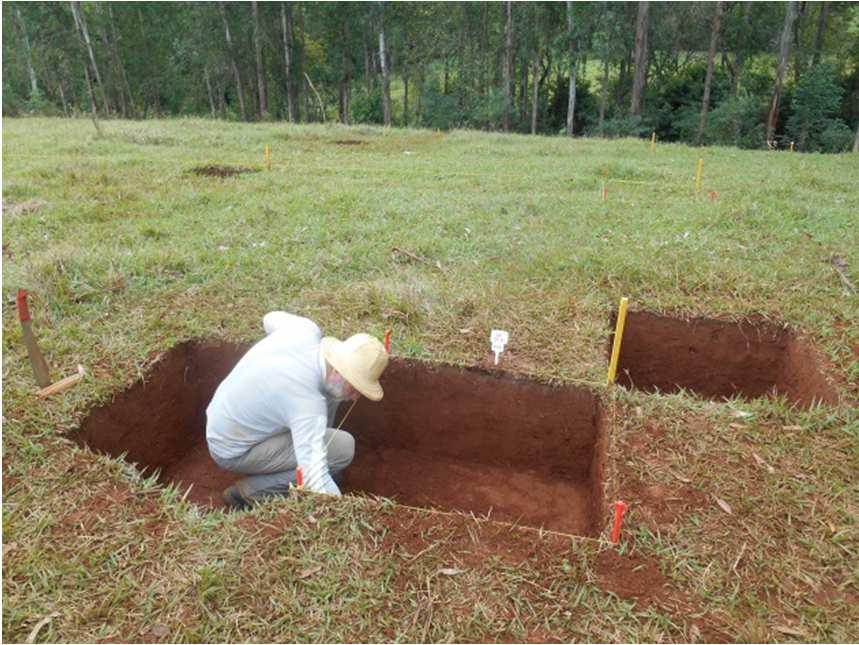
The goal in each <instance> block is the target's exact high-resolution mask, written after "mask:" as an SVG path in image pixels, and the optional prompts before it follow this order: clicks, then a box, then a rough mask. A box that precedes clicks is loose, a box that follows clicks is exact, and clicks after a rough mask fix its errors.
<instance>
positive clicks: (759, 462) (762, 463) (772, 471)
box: [752, 452, 775, 475]
mask: <svg viewBox="0 0 859 645" xmlns="http://www.w3.org/2000/svg"><path fill="white" fill-rule="evenodd" d="M752 457H754V460H755V463H756V464H757V465H758V466H760V467H761V468H766V469H767V472H768V473H769V474H770V475H773V474H775V468H773V467H772V466H770V465H769V464H768V463H767V462H765V461H764V460H763V459H762V458H761V456H760V455H759V454H758V453H756V452H753V453H752Z"/></svg>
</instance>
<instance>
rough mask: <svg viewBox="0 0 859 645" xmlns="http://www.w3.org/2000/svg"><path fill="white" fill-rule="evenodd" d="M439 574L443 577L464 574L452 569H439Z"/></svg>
mask: <svg viewBox="0 0 859 645" xmlns="http://www.w3.org/2000/svg"><path fill="white" fill-rule="evenodd" d="M438 572H439V573H440V574H441V575H443V576H456V575H459V574H460V573H462V571H460V570H459V569H454V568H452V567H445V568H443V569H439V570H438Z"/></svg>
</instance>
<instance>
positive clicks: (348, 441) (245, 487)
mask: <svg viewBox="0 0 859 645" xmlns="http://www.w3.org/2000/svg"><path fill="white" fill-rule="evenodd" d="M324 441H325V443H326V444H327V445H328V470H329V472H330V473H331V475H332V476H334V475H336V474H337V473H339V472H340V471H341V470H343V469H344V468H346V466H348V465H349V464H350V463H352V457H354V456H355V439H354V437H352V435H351V434H349V433H348V432H346V431H344V430H337V429H335V428H328V429H327V430H326V431H325V439H324ZM210 454H211V452H210ZM212 459H213V460H214V461H215V463H216V464H218V466H220V467H221V468H223V469H225V470H229V471H231V472H234V473H241V474H243V475H248V477H245V478H244V479H241V480H239V481H238V482H236V488H238V490H239V492H240V493H241V494H242V496H243V497H244V498H246V499H261V498H263V497H267V496H269V495H282V494H284V493H286V492H288V491H289V485H290V484H293V485H294V484H295V469H296V467H297V466H298V462H297V461H296V459H295V449H294V447H293V445H292V433H291V432H290V431H289V429H286V430H284V432H281V433H279V434H276V435H272V436H271V437H269V438H268V439H266V440H265V441H263V442H261V443H258V444H257V445H255V446H254V447H253V448H251V449H250V450H248V451H247V452H246V453H245V454H243V455H239V456H238V457H231V458H228V459H224V458H223V457H218V456H217V455H214V454H212Z"/></svg>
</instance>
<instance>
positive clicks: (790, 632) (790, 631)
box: [773, 625, 806, 636]
mask: <svg viewBox="0 0 859 645" xmlns="http://www.w3.org/2000/svg"><path fill="white" fill-rule="evenodd" d="M773 629H774V630H776V631H777V632H781V633H782V634H785V635H787V636H805V635H806V634H805V632H804V631H803V630H801V629H796V628H795V627H790V626H789V625H776V626H774V627H773Z"/></svg>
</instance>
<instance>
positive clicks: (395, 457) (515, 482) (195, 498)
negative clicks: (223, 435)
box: [161, 439, 592, 535]
mask: <svg viewBox="0 0 859 645" xmlns="http://www.w3.org/2000/svg"><path fill="white" fill-rule="evenodd" d="M239 478H240V475H236V474H234V473H230V472H227V471H225V470H222V469H220V468H218V467H217V466H216V465H215V464H214V462H213V461H212V459H211V457H210V456H209V453H208V450H207V448H206V444H205V443H204V442H201V443H199V444H197V445H196V446H195V447H194V448H193V449H192V450H191V451H190V452H189V453H188V454H186V455H185V457H183V458H182V459H181V460H180V461H179V462H177V463H176V464H174V465H173V466H171V467H170V468H168V469H166V470H165V471H163V472H162V474H161V480H162V481H164V482H167V481H172V482H174V483H175V484H176V485H177V486H179V488H180V490H181V491H182V493H183V494H185V491H187V487H188V484H187V483H185V482H192V481H193V482H194V484H193V486H192V487H191V490H190V492H188V494H187V499H188V501H191V502H194V503H197V504H200V505H203V506H207V507H210V508H218V507H222V506H223V503H222V501H221V491H222V490H223V489H224V488H226V487H227V486H229V485H230V484H231V483H233V482H234V481H236V480H237V479H239ZM342 490H343V492H344V493H352V494H371V495H384V496H385V497H389V498H391V499H394V500H395V501H397V502H399V503H401V504H407V505H410V506H421V507H425V508H440V509H444V510H458V511H465V512H473V513H475V514H481V515H487V514H488V515H489V518H490V519H494V520H500V521H504V522H511V523H519V522H520V521H522V522H523V523H525V524H528V525H529V526H536V527H544V528H548V529H552V530H556V531H563V532H565V533H574V534H578V535H586V534H588V533H589V531H590V530H591V528H592V527H590V526H589V525H588V522H587V520H586V518H588V517H589V516H590V505H591V503H592V502H591V491H590V487H589V485H588V482H587V481H571V480H567V479H563V478H559V477H557V476H554V475H552V474H551V473H548V472H538V471H536V470H525V469H521V468H516V469H510V468H505V467H502V466H495V465H489V464H482V463H476V462H471V461H467V460H461V459H455V458H450V457H444V456H439V455H433V456H426V455H421V454H418V453H415V452H412V451H408V450H403V449H399V448H388V447H384V448H372V447H369V446H366V445H363V444H362V442H361V441H360V439H359V440H358V442H357V447H356V455H355V460H354V461H353V463H352V465H351V466H350V467H349V468H347V469H346V471H345V472H344V478H343V485H342ZM526 517H527V520H526V519H525V518H526Z"/></svg>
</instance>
